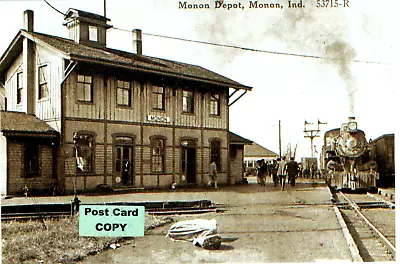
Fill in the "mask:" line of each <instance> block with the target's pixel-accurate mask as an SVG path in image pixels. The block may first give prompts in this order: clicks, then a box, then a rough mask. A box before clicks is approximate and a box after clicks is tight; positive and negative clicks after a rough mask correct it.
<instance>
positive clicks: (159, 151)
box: [150, 138, 165, 173]
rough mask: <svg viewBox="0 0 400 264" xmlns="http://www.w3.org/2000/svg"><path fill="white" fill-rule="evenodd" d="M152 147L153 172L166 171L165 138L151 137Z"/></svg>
mask: <svg viewBox="0 0 400 264" xmlns="http://www.w3.org/2000/svg"><path fill="white" fill-rule="evenodd" d="M150 147H151V172H152V173H162V172H164V162H165V145H164V140H163V139H161V138H152V139H150Z"/></svg>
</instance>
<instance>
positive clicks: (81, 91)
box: [76, 75, 93, 103]
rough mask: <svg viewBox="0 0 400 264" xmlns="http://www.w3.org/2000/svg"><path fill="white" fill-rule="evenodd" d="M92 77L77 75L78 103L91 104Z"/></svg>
mask: <svg viewBox="0 0 400 264" xmlns="http://www.w3.org/2000/svg"><path fill="white" fill-rule="evenodd" d="M92 82H93V77H92V76H90V75H78V83H77V88H76V89H77V91H76V92H77V99H78V101H79V102H89V103H91V102H93V85H92Z"/></svg>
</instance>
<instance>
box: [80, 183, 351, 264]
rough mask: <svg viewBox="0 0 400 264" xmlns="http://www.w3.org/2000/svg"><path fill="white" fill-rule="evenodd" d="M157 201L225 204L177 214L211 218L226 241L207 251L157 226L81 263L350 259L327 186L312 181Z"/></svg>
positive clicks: (160, 197) (179, 195)
mask: <svg viewBox="0 0 400 264" xmlns="http://www.w3.org/2000/svg"><path fill="white" fill-rule="evenodd" d="M150 197H151V198H152V199H156V200H163V199H166V198H167V199H169V200H189V199H190V198H191V199H209V200H212V201H213V202H215V203H218V204H223V205H224V206H225V208H226V209H227V211H225V212H224V213H208V214H203V215H191V216H188V215H186V216H185V215H184V216H174V217H176V218H177V219H178V220H179V221H182V220H187V219H195V218H201V219H213V218H215V219H216V220H217V223H218V233H219V234H220V235H221V237H222V239H223V242H222V245H221V248H220V249H219V250H204V249H202V248H200V247H195V246H193V245H192V244H191V243H190V242H174V241H172V240H170V239H168V238H166V237H165V235H166V233H167V231H168V229H169V227H170V225H167V226H164V227H160V228H156V229H154V230H152V231H151V232H150V233H149V234H147V235H146V236H144V237H141V238H137V239H136V240H135V244H134V245H123V246H122V247H121V248H119V249H117V250H108V251H106V252H102V253H100V254H98V255H96V256H93V257H90V258H88V259H87V260H85V261H84V262H83V263H271V262H319V261H321V262H326V261H329V262H335V263H336V262H338V261H347V262H349V261H351V260H352V259H351V255H350V252H349V249H348V247H347V244H346V241H345V239H344V237H343V234H342V230H341V228H340V226H339V224H338V221H337V219H336V216H335V212H334V210H333V208H332V206H331V205H330V193H329V191H328V189H327V188H326V187H323V186H320V187H318V185H317V184H315V183H313V184H311V183H306V182H303V183H299V184H297V185H296V187H290V186H288V187H287V188H286V191H283V192H282V191H280V190H279V189H278V188H274V187H273V185H272V184H271V183H267V186H266V187H264V186H259V185H252V184H249V185H244V186H240V187H239V186H235V187H231V188H221V189H219V190H216V191H215V190H210V191H208V192H207V191H193V192H187V193H183V192H175V193H168V195H167V194H166V193H158V194H146V195H145V197H143V198H150Z"/></svg>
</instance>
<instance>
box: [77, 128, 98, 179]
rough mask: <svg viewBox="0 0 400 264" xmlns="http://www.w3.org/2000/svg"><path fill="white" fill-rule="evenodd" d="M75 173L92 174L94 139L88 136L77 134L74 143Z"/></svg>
mask: <svg viewBox="0 0 400 264" xmlns="http://www.w3.org/2000/svg"><path fill="white" fill-rule="evenodd" d="M75 147H76V149H75V151H76V152H75V155H76V171H77V172H78V173H84V172H92V169H93V156H94V155H93V151H94V138H93V135H89V134H78V135H77V143H76V146H75Z"/></svg>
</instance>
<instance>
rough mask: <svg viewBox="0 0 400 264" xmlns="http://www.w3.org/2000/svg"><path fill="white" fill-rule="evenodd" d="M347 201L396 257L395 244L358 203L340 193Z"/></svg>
mask: <svg viewBox="0 0 400 264" xmlns="http://www.w3.org/2000/svg"><path fill="white" fill-rule="evenodd" d="M339 193H340V194H341V195H342V196H343V197H344V198H345V199H346V201H347V202H348V203H349V204H350V205H351V207H353V209H354V210H355V211H356V212H357V214H358V215H359V216H360V217H361V218H362V219H363V220H364V222H365V223H366V224H367V225H368V226H369V227H370V228H371V229H372V230H374V231H375V233H376V234H378V235H379V237H380V238H381V239H382V240H383V241H384V242H385V244H386V245H387V246H388V247H389V249H390V250H391V252H392V253H393V255H394V256H395V255H396V247H395V246H393V244H392V243H391V242H390V241H389V240H388V239H387V238H386V237H385V236H384V235H383V234H382V233H381V232H380V231H379V230H378V229H377V228H376V227H375V226H374V225H373V224H372V223H371V222H370V221H369V220H368V218H367V217H366V216H365V215H364V214H363V213H361V211H360V208H359V207H358V205H357V204H356V203H354V202H353V201H352V200H350V199H349V198H348V197H347V196H346V195H344V194H343V193H342V192H339Z"/></svg>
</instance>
